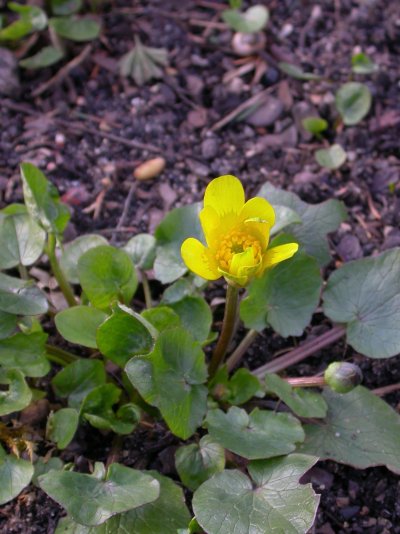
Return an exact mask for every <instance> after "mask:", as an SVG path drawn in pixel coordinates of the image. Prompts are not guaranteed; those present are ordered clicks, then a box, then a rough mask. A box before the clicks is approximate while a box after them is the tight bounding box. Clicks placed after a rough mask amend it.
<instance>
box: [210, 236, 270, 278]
mask: <svg viewBox="0 0 400 534" xmlns="http://www.w3.org/2000/svg"><path fill="white" fill-rule="evenodd" d="M248 248H251V249H252V250H253V257H254V263H255V264H256V263H259V262H260V261H261V244H260V242H259V241H258V239H256V238H255V237H254V236H252V235H251V234H248V233H245V232H241V231H240V230H231V231H230V232H229V233H228V234H227V235H226V236H225V237H224V238H223V239H222V241H221V242H220V244H219V248H218V251H217V253H216V255H215V258H216V260H217V262H218V264H219V267H220V268H221V269H222V270H224V271H226V272H229V268H230V266H231V261H232V258H233V256H234V255H235V254H240V253H241V252H244V251H245V250H247V249H248Z"/></svg>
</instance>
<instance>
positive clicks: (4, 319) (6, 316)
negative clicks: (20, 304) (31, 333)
mask: <svg viewBox="0 0 400 534" xmlns="http://www.w3.org/2000/svg"><path fill="white" fill-rule="evenodd" d="M17 322H18V317H17V316H16V315H13V314H11V313H6V312H3V311H1V310H0V339H5V338H6V337H8V336H10V335H11V334H13V333H14V332H15V330H16V328H17Z"/></svg>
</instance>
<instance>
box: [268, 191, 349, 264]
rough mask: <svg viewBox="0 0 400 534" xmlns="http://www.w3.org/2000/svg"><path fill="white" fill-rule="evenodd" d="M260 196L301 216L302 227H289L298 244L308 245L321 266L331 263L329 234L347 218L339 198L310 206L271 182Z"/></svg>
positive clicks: (307, 248)
mask: <svg viewBox="0 0 400 534" xmlns="http://www.w3.org/2000/svg"><path fill="white" fill-rule="evenodd" d="M258 195H259V196H262V197H264V198H266V199H267V200H268V201H269V202H270V203H271V204H272V205H273V206H276V205H278V206H287V207H288V208H291V209H292V210H294V211H295V212H297V213H298V214H299V216H300V217H301V220H302V224H293V225H291V226H289V227H287V228H286V231H287V232H288V233H289V234H292V235H293V236H294V238H295V240H296V241H298V242H299V243H300V244H301V245H303V246H304V248H305V251H306V252H307V254H309V255H310V256H314V257H315V258H316V259H317V260H318V263H319V264H320V265H325V264H326V263H328V262H329V261H330V254H329V247H328V242H327V238H326V235H327V234H328V233H329V232H334V231H335V230H337V228H338V227H339V225H340V223H341V222H343V221H344V220H345V219H346V216H347V214H346V209H345V207H344V204H343V203H342V202H339V201H338V200H336V199H331V200H327V201H325V202H321V204H307V203H306V202H304V201H303V200H301V199H300V198H299V197H298V196H297V195H295V194H294V193H290V192H288V191H283V190H282V189H278V188H276V187H274V186H273V185H272V184H270V183H268V182H267V183H266V184H264V185H263V186H262V187H261V189H260V191H259V193H258Z"/></svg>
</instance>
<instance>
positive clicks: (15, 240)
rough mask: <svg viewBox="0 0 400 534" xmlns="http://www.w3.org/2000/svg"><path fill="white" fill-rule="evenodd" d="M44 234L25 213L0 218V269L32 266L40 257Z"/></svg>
mask: <svg viewBox="0 0 400 534" xmlns="http://www.w3.org/2000/svg"><path fill="white" fill-rule="evenodd" d="M45 240H46V233H45V231H44V230H42V228H41V227H40V226H39V225H38V224H37V223H36V222H35V221H34V220H33V219H31V218H30V216H29V215H28V214H26V213H16V214H13V215H6V216H4V217H2V219H1V224H0V269H11V268H12V267H16V266H18V265H32V263H35V261H36V260H37V259H38V258H39V257H40V256H41V254H42V252H43V248H44V244H45Z"/></svg>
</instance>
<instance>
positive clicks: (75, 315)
mask: <svg viewBox="0 0 400 534" xmlns="http://www.w3.org/2000/svg"><path fill="white" fill-rule="evenodd" d="M107 317H108V316H107V314H106V313H105V312H103V311H101V310H98V309H97V308H93V307H92V306H73V307H72V308H67V309H66V310H62V311H60V312H59V313H57V315H56V316H55V319H54V321H55V323H56V327H57V330H58V331H59V332H60V334H61V335H62V336H63V338H64V339H66V340H67V341H69V342H70V343H77V344H78V345H83V346H84V347H89V348H92V349H95V348H97V342H96V333H97V329H98V327H99V326H100V325H101V324H102V323H103V322H104V321H105V320H106V319H107Z"/></svg>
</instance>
